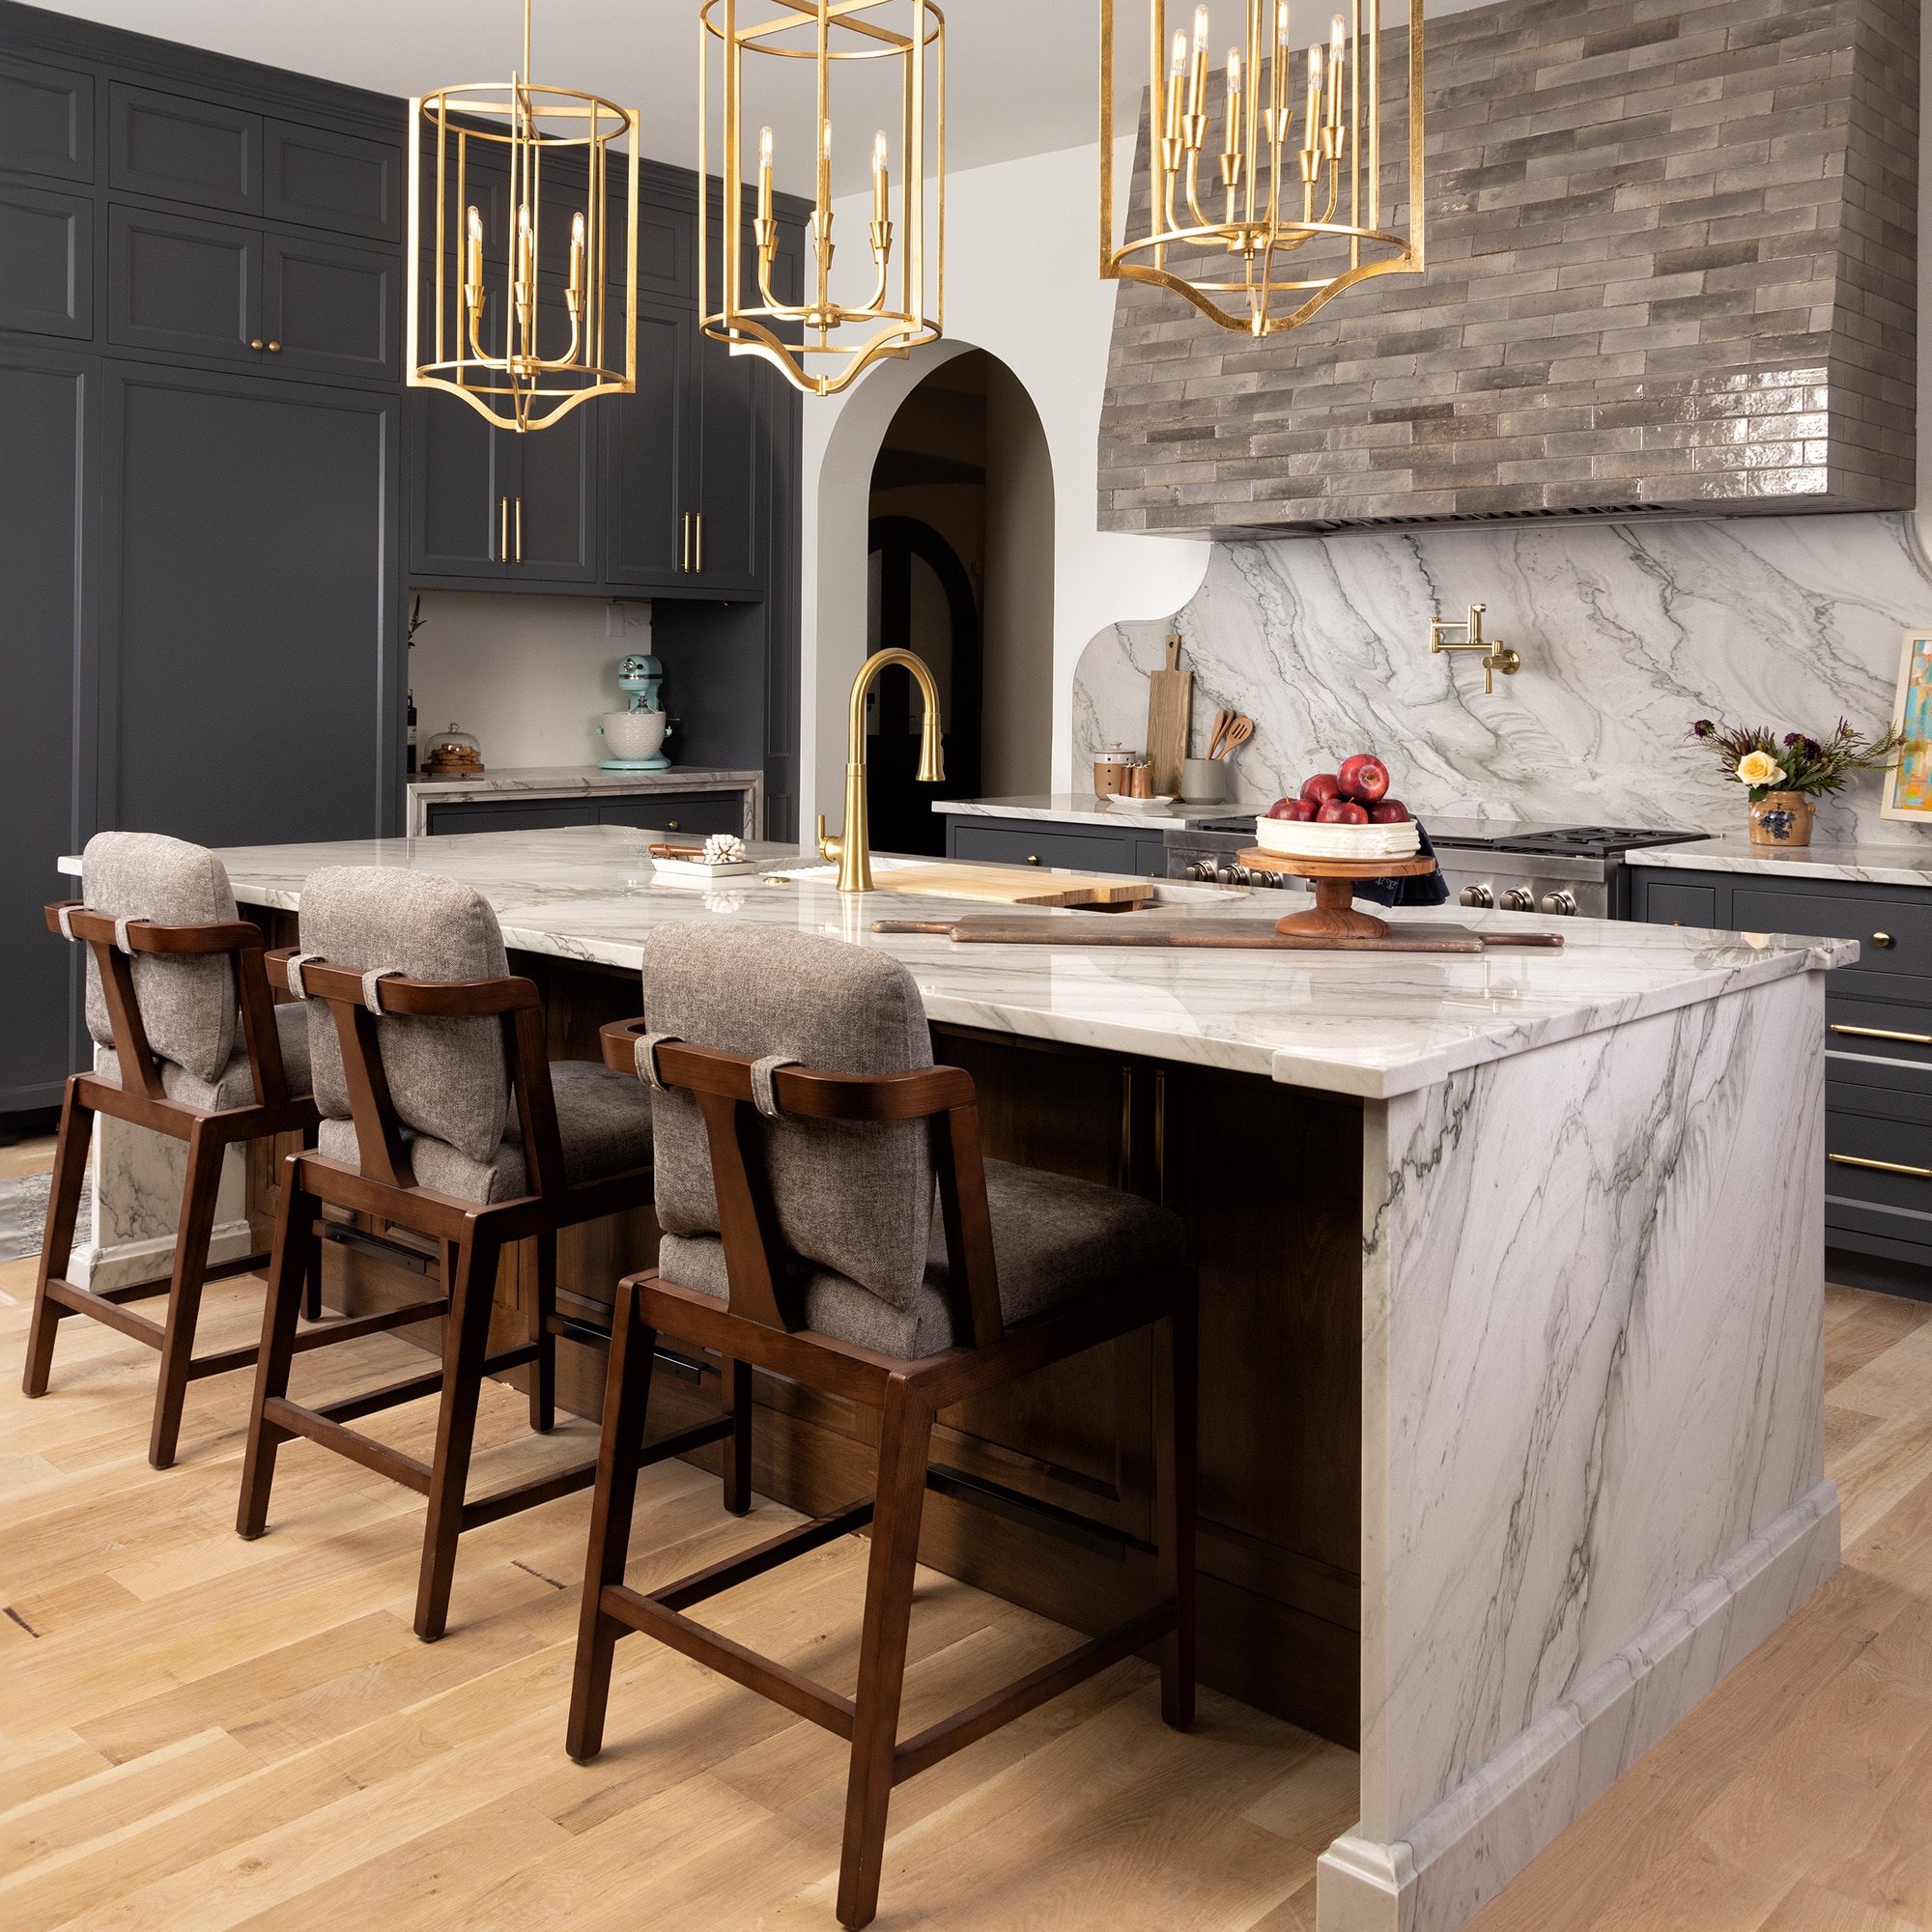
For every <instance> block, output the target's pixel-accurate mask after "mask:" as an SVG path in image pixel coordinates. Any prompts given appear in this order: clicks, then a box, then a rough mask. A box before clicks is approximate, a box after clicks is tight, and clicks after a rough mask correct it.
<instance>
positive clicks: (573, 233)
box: [570, 213, 583, 295]
mask: <svg viewBox="0 0 1932 1932" xmlns="http://www.w3.org/2000/svg"><path fill="white" fill-rule="evenodd" d="M582 289H583V216H582V214H581V213H579V214H573V215H572V216H571V217H570V292H571V294H572V295H578V294H581V293H582Z"/></svg>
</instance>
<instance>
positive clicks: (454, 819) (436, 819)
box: [429, 798, 597, 838]
mask: <svg viewBox="0 0 1932 1932" xmlns="http://www.w3.org/2000/svg"><path fill="white" fill-rule="evenodd" d="M596 822H597V818H596V813H595V812H594V811H593V810H592V809H591V806H590V803H589V801H588V800H587V799H581V798H505V799H500V800H499V799H485V798H479V799H468V798H456V799H451V800H450V802H449V803H448V804H447V805H438V804H436V803H435V802H434V801H432V802H431V804H430V808H429V836H430V837H431V838H447V837H449V836H450V835H451V834H461V833H469V832H556V831H559V830H562V829H563V828H565V827H568V826H573V825H594V824H595V823H596Z"/></svg>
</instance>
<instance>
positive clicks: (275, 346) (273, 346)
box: [269, 342, 282, 355]
mask: <svg viewBox="0 0 1932 1932" xmlns="http://www.w3.org/2000/svg"><path fill="white" fill-rule="evenodd" d="M281 353H282V345H281V344H280V343H279V342H271V343H270V344H269V354H270V355H280V354H281Z"/></svg>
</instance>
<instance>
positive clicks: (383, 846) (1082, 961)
mask: <svg viewBox="0 0 1932 1932" xmlns="http://www.w3.org/2000/svg"><path fill="white" fill-rule="evenodd" d="M645 843H646V841H645V840H644V839H643V838H640V837H639V835H638V834H637V833H635V832H630V831H627V830H626V829H624V828H622V827H618V826H582V827H572V828H570V829H568V830H564V831H556V832H499V833H477V834H473V835H471V836H470V837H469V838H457V839H452V838H434V839H400V838H399V839H357V840H349V841H345V842H343V843H340V844H325V845H279V846H275V845H270V846H247V847H237V848H233V849H230V850H227V851H224V852H223V853H222V854H221V858H222V860H223V862H224V863H225V864H226V866H227V867H228V872H229V876H230V878H231V879H232V880H233V881H234V885H235V892H236V896H237V897H238V898H239V899H241V901H242V902H243V903H245V904H251V905H270V906H277V907H281V908H283V909H284V910H294V909H295V908H296V907H297V906H298V904H299V901H300V895H301V882H302V880H303V878H304V877H306V876H307V874H308V873H309V872H311V871H312V870H314V869H315V868H316V867H318V866H330V865H334V866H340V865H376V866H408V867H421V868H422V869H424V870H427V871H434V872H440V873H442V874H444V875H446V876H448V877H451V878H458V879H464V880H467V881H468V882H469V884H471V885H473V886H475V887H476V888H477V890H478V891H480V892H481V893H483V895H485V896H486V897H487V898H488V899H489V900H490V902H491V903H492V904H493V905H494V906H495V907H496V909H497V917H498V918H499V919H500V920H501V922H502V925H503V937H504V940H505V942H506V943H507V944H508V945H510V946H512V947H515V948H520V949H523V950H525V951H526V952H543V953H550V954H553V955H554V956H556V957H558V958H565V959H582V960H585V961H591V962H595V963H598V964H601V965H607V966H617V967H626V968H630V969H632V970H634V971H635V970H638V969H639V968H641V966H642V963H643V937H644V934H645V933H646V932H647V931H649V930H650V928H651V927H652V926H653V925H657V924H661V923H664V922H666V921H668V920H688V919H704V918H726V919H732V920H736V921H741V922H743V921H755V922H757V923H771V924H781V925H794V926H797V927H799V928H800V929H801V930H805V931H811V932H824V933H830V934H832V935H834V936H836V937H839V938H844V939H847V940H849V941H851V942H852V943H853V944H854V945H859V946H876V947H880V948H883V949H884V950H886V951H888V952H892V953H894V954H895V955H896V956H897V957H898V958H901V959H903V960H904V961H905V962H906V964H907V965H908V966H909V967H910V968H911V969H912V971H913V974H914V976H915V978H916V979H917V980H918V981H919V985H920V990H921V993H922V994H923V997H924V1000H925V1004H926V1009H927V1011H928V1012H929V1013H930V1014H931V1015H932V1017H933V1018H934V1019H936V1020H942V1021H954V1022H957V1023H959V1024H963V1025H970V1026H982V1027H990V1028H994V1029H997V1030H1000V1031H1005V1032H1012V1033H1018V1034H1023V1035H1027V1036H1030V1037H1036V1038H1043V1039H1056V1040H1063V1041H1066V1042H1069V1043H1074V1044H1084V1045H1093V1046H1105V1047H1112V1048H1118V1049H1121V1050H1123V1051H1126V1052H1132V1053H1143V1054H1149V1055H1151V1056H1153V1057H1154V1058H1157V1059H1163V1060H1176V1061H1185V1062H1190V1063H1192V1064H1194V1065H1208V1066H1218V1067H1227V1068H1233V1069H1237V1070H1241V1071H1246V1072H1252V1073H1260V1074H1262V1075H1264V1076H1265V1077H1269V1078H1273V1079H1277V1080H1285V1081H1290V1082H1293V1083H1294V1084H1296V1085H1300V1086H1308V1087H1317V1088H1325V1089H1328V1090H1330V1091H1334V1092H1339V1093H1347V1094H1368V1095H1381V1094H1394V1093H1400V1092H1405V1091H1407V1090H1408V1089H1410V1088H1414V1087H1418V1086H1428V1085H1430V1084H1432V1083H1434V1082H1436V1081H1439V1080H1442V1079H1444V1078H1446V1077H1447V1076H1448V1075H1449V1074H1450V1073H1452V1072H1454V1071H1456V1070H1457V1069H1458V1068H1461V1067H1466V1066H1474V1065H1481V1064H1483V1063H1484V1062H1486V1061H1491V1060H1498V1059H1506V1058H1509V1057H1510V1056H1512V1055H1516V1054H1520V1053H1523V1052H1526V1051H1528V1050H1529V1049H1531V1048H1533V1047H1537V1046H1541V1045H1545V1044H1548V1042H1550V1041H1552V1040H1559V1039H1565V1038H1570V1037H1575V1036H1577V1035H1582V1034H1588V1033H1592V1032H1595V1031H1597V1030H1599V1029H1601V1028H1605V1027H1615V1026H1621V1025H1623V1024H1625V1023H1626V1022H1627V1021H1630V1020H1633V1019H1637V1018H1640V1017H1642V1016H1643V1015H1644V1014H1646V1013H1652V1012H1664V1011H1670V1010H1673V1009H1677V1008H1680V1007H1686V1006H1694V1005H1696V1004H1697V1003H1699V1002H1701V1001H1705V1000H1712V999H1717V998H1719V997H1720V996H1721V995H1723V994H1725V993H1728V992H1734V991H1737V990H1740V989H1742V988H1744V987H1747V986H1751V985H1757V984H1761V983H1763V982H1765V981H1767V980H1777V979H1782V978H1785V977H1787V976H1792V975H1800V976H1802V975H1804V974H1805V973H1808V972H1812V971H1816V970H1821V969H1824V968H1827V967H1830V966H1833V965H1837V964H1843V963H1848V962H1849V961H1850V960H1852V959H1854V958H1856V957H1857V947H1856V943H1855V942H1852V941H1844V940H1819V939H1810V938H1806V937H1804V936H1797V935H1795V936H1785V935H1780V934H1766V933H1758V934H1753V935H1750V936H1748V937H1746V936H1744V935H1734V934H1713V933H1708V932H1694V931H1691V930H1689V929H1687V928H1679V927H1674V926H1649V925H1633V924H1627V923H1615V922H1611V921H1600V920H1585V919H1574V920H1566V921H1564V922H1563V928H1564V940H1565V944H1564V947H1563V950H1562V951H1561V952H1544V951H1540V950H1529V949H1525V950H1523V951H1520V952H1486V953H1484V954H1481V955H1458V954H1454V953H1448V954H1444V953H1435V954H1428V953H1386V954H1375V955H1368V954H1362V953H1307V952H1297V953H1271V952H1262V953H1257V952H1198V951H1190V952H1169V951H1163V950H1146V951H1143V950H1140V949H1132V950H1128V949H1120V950H1113V949H1099V948H1085V949H1082V948H1075V947H1067V948H1065V949H1061V948H1056V947H1046V946H979V945H974V946H959V945H954V944H953V943H952V941H951V940H948V939H944V938H940V937H937V936H927V935H923V934H896V935H891V936H884V935H880V934H876V933H874V932H873V931H872V930H871V926H872V923H873V922H874V921H875V920H881V919H933V918H938V917H941V916H954V917H956V916H959V915H970V914H983V913H984V912H986V911H987V910H988V908H987V907H986V906H985V905H984V904H980V903H976V902H974V901H972V900H965V899H949V898H943V897H936V896H929V895H910V894H901V893H891V892H875V893H872V894H868V895H854V896H846V895H841V894H839V893H838V891H837V890H836V889H835V888H834V887H833V886H832V885H830V884H829V883H825V882H820V881H817V880H812V879H807V880H802V881H797V882H794V883H789V884H786V885H783V886H768V885H765V884H763V883H762V882H755V883H753V884H752V885H750V886H748V887H746V888H745V889H743V890H735V889H734V890H727V891H725V892H722V893H715V894H714V895H712V896H713V897H715V898H716V899H717V900H718V902H719V906H718V908H716V909H714V907H713V906H711V905H709V904H707V903H706V897H705V895H700V894H697V893H695V892H693V891H692V890H690V889H689V888H684V887H676V886H670V885H667V884H660V883H656V882H654V881H653V878H652V875H651V870H650V866H649V861H648V858H647V856H646V853H645ZM752 856H753V858H756V859H759V860H761V861H770V862H771V863H773V864H774V865H778V866H782V865H793V866H795V865H796V864H797V863H798V862H799V857H800V855H799V853H798V852H797V851H796V850H795V849H794V848H792V847H789V846H775V845H754V846H753V848H752ZM806 856H807V857H808V859H810V857H813V856H815V855H810V854H808V855H806ZM1161 897H1162V903H1163V907H1164V908H1165V910H1161V911H1155V912H1152V913H1136V914H1128V915H1122V917H1130V918H1135V919H1142V918H1147V919H1158V918H1164V917H1172V916H1176V915H1177V914H1180V913H1185V914H1187V915H1190V916H1195V917H1204V918H1210V919H1212V918H1229V917H1234V918H1249V919H1252V918H1255V917H1257V916H1258V914H1259V913H1266V914H1268V915H1269V916H1273V915H1274V914H1275V913H1276V912H1278V910H1279V903H1280V902H1279V898H1278V896H1277V895H1267V894H1264V895H1259V896H1258V897H1257V896H1256V895H1250V894H1248V893H1246V892H1245V891H1243V890H1241V889H1239V888H1222V887H1212V886H1179V885H1175V884H1172V883H1166V884H1164V885H1163V886H1162V888H1161ZM1458 912H1459V918H1460V919H1462V920H1463V921H1464V922H1466V923H1482V924H1485V925H1491V926H1499V927H1501V928H1502V929H1505V930H1506V929H1508V928H1509V927H1510V925H1511V924H1512V923H1514V922H1515V920H1516V917H1517V916H1516V915H1513V914H1509V913H1487V914H1484V913H1478V914H1463V913H1461V910H1460V909H1458ZM1043 916H1044V917H1052V916H1053V915H1050V914H1049V915H1043ZM1396 917H1397V918H1398V919H1405V920H1406V919H1414V920H1419V921H1422V922H1425V923H1426V922H1427V921H1428V920H1430V919H1431V918H1434V917H1438V916H1437V915H1433V914H1429V913H1398V914H1397V915H1396Z"/></svg>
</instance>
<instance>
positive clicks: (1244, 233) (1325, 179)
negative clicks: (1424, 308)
mask: <svg viewBox="0 0 1932 1932" xmlns="http://www.w3.org/2000/svg"><path fill="white" fill-rule="evenodd" d="M1242 4H1243V5H1244V8H1245V13H1246V22H1245V33H1244V35H1243V39H1242V43H1241V44H1240V45H1238V46H1233V47H1230V48H1229V50H1228V62H1227V70H1226V85H1225V89H1224V91H1223V92H1222V111H1221V115H1220V137H1221V138H1220V146H1219V151H1218V153H1217V154H1216V155H1215V156H1213V157H1212V158H1211V159H1210V160H1208V163H1207V165H1206V167H1205V168H1204V161H1203V156H1205V155H1206V154H1207V150H1208V133H1209V126H1208V124H1209V119H1210V106H1211V102H1210V99H1209V92H1210V90H1209V83H1208V50H1209V41H1210V32H1211V29H1210V26H1209V21H1208V9H1207V8H1206V7H1205V6H1202V7H1197V8H1196V9H1195V10H1194V33H1193V38H1192V43H1191V44H1190V42H1189V38H1188V36H1187V35H1186V34H1184V33H1179V32H1178V33H1176V34H1175V36H1174V39H1173V42H1172V43H1171V45H1170V43H1169V42H1168V38H1167V26H1166V10H1165V7H1164V4H1163V0H1149V6H1148V22H1149V30H1148V47H1149V70H1150V86H1149V91H1148V112H1149V115H1150V117H1151V124H1150V126H1149V128H1148V150H1149V179H1150V189H1151V193H1150V203H1151V206H1150V208H1149V212H1148V230H1147V233H1145V234H1143V235H1138V236H1136V235H1132V234H1129V235H1128V236H1127V238H1126V239H1125V240H1124V241H1122V242H1121V243H1120V244H1119V245H1118V246H1117V245H1116V243H1115V241H1114V0H1100V274H1101V277H1102V278H1103V279H1111V280H1119V281H1130V282H1151V283H1154V284H1156V285H1157V286H1159V287H1161V288H1165V289H1172V290H1173V291H1174V292H1175V293H1176V294H1177V295H1179V296H1182V297H1185V298H1186V299H1187V300H1189V301H1191V302H1192V303H1193V304H1194V306H1195V307H1196V308H1198V309H1200V310H1201V311H1202V313H1203V314H1205V315H1208V316H1211V317H1212V318H1213V319H1214V321H1216V322H1217V323H1219V324H1220V325H1221V327H1223V328H1230V329H1239V330H1245V331H1246V332H1247V333H1249V334H1252V335H1257V336H1261V335H1273V334H1276V333H1278V332H1280V331H1281V330H1283V329H1289V328H1293V327H1296V326H1297V325H1299V324H1301V323H1304V322H1306V321H1307V320H1308V319H1309V317H1310V316H1312V315H1313V314H1314V313H1315V311H1316V310H1317V309H1319V308H1320V307H1321V305H1322V304H1323V303H1324V302H1326V301H1327V300H1329V299H1330V298H1332V297H1334V296H1338V295H1340V294H1341V292H1342V291H1343V290H1344V289H1346V288H1350V287H1352V286H1353V285H1354V284H1355V283H1356V282H1360V281H1366V280H1367V279H1368V278H1369V277H1370V276H1371V275H1387V274H1419V273H1421V271H1422V268H1423V218H1422V187H1423V183H1422V0H1409V4H1408V90H1407V118H1408V232H1407V233H1406V235H1404V234H1402V233H1400V232H1397V231H1394V230H1391V229H1385V228H1383V226H1382V192H1381V137H1382V124H1383V111H1382V92H1381V0H1367V6H1368V15H1369V17H1368V31H1367V33H1366V34H1364V32H1363V21H1362V12H1363V0H1349V9H1350V12H1349V18H1348V19H1347V20H1346V21H1345V20H1344V19H1343V17H1342V15H1341V14H1336V15H1335V16H1334V18H1333V20H1332V22H1331V24H1330V31H1329V39H1328V46H1327V50H1326V55H1325V58H1324V54H1323V50H1322V47H1321V43H1319V42H1316V43H1312V44H1311V45H1310V46H1309V48H1308V52H1307V57H1306V63H1307V87H1306V91H1305V93H1302V92H1300V91H1299V90H1297V88H1296V86H1295V77H1294V71H1293V70H1294V67H1295V63H1294V62H1293V59H1292V57H1291V49H1292V43H1291V41H1290V38H1289V32H1290V29H1289V0H1242ZM1400 112H1401V110H1400V108H1398V109H1397V110H1396V115H1399V114H1400ZM1390 118H1391V121H1392V123H1393V125H1395V126H1397V127H1399V126H1400V122H1399V120H1396V118H1395V115H1392V116H1391V117H1390ZM1264 170H1265V174H1264ZM1210 171H1211V173H1210ZM1204 177H1207V178H1204ZM1204 203H1205V204H1206V206H1205V207H1204ZM1128 225H1129V227H1131V226H1132V225H1133V224H1132V221H1131V219H1130V220H1129V224H1128ZM1170 250H1173V251H1174V252H1175V253H1176V254H1178V255H1180V256H1183V257H1185V258H1186V268H1187V270H1188V272H1186V273H1182V272H1180V271H1179V269H1177V268H1172V267H1170V266H1169V262H1168V255H1169V251H1170ZM1217 250H1218V251H1221V252H1223V253H1225V254H1228V255H1232V256H1235V257H1236V258H1237V260H1236V263H1235V264H1233V265H1231V266H1230V267H1229V269H1228V270H1226V272H1225V273H1224V274H1221V275H1219V276H1218V277H1217V275H1216V274H1215V272H1214V265H1213V260H1212V256H1213V253H1214V251H1217ZM1303 251H1306V259H1304V257H1303Z"/></svg>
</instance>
